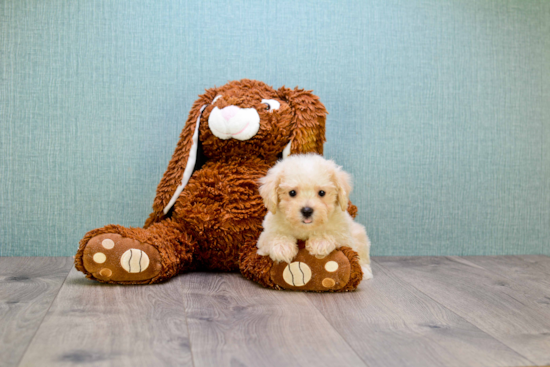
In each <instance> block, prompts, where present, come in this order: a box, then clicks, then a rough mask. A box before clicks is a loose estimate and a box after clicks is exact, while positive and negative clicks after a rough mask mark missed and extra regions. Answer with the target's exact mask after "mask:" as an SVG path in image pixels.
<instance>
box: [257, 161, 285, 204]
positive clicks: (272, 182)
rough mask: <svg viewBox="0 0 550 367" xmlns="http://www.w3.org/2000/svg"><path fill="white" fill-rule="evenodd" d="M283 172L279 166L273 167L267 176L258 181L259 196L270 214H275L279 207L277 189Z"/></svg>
mask: <svg viewBox="0 0 550 367" xmlns="http://www.w3.org/2000/svg"><path fill="white" fill-rule="evenodd" d="M282 175H283V170H282V168H281V166H280V165H275V166H274V167H272V168H271V169H270V170H269V171H267V175H266V176H265V177H262V178H261V179H260V184H261V186H260V195H261V196H262V199H264V204H265V206H266V208H267V210H269V211H270V212H271V213H273V214H275V213H276V212H277V207H278V206H279V195H278V194H277V189H278V188H279V184H280V183H281V178H282Z"/></svg>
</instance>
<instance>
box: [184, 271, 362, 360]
mask: <svg viewBox="0 0 550 367" xmlns="http://www.w3.org/2000/svg"><path fill="white" fill-rule="evenodd" d="M178 281H179V284H180V286H181V288H182V289H184V299H185V308H186V312H187V319H188V325H189V334H190V339H191V345H192V349H193V359H194V362H195V366H196V367H202V366H255V367H256V366H330V367H334V366H364V363H363V362H362V361H361V359H360V358H359V357H358V356H357V354H356V353H355V352H354V351H353V350H352V349H351V348H350V346H349V345H348V344H347V343H346V342H345V341H344V340H343V339H342V337H341V336H340V335H339V334H338V333H337V332H336V331H335V330H334V329H333V328H332V326H331V325H330V324H329V323H328V322H327V320H326V319H325V318H324V317H323V315H321V314H320V313H319V311H318V310H317V309H316V308H315V307H313V306H312V305H311V303H310V302H309V301H308V300H307V298H306V295H305V294H304V293H301V292H291V291H274V290H271V289H265V288H262V287H260V286H259V285H257V284H256V283H253V282H251V281H249V280H247V279H244V278H243V277H242V276H241V275H240V274H212V273H191V274H187V275H185V276H183V277H179V278H178ZM327 296H328V297H330V296H334V295H328V294H327Z"/></svg>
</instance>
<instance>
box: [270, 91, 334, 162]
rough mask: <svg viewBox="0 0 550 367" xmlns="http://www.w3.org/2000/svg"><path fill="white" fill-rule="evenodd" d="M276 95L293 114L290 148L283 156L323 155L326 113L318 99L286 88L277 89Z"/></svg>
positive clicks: (310, 94) (309, 92) (306, 92)
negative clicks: (287, 105) (286, 104)
mask: <svg viewBox="0 0 550 367" xmlns="http://www.w3.org/2000/svg"><path fill="white" fill-rule="evenodd" d="M277 94H278V95H279V98H281V99H283V100H285V101H286V102H287V103H288V104H289V105H290V107H291V108H292V109H293V112H294V117H293V125H294V127H293V132H292V135H291V140H290V146H289V147H287V148H285V151H286V152H285V153H286V154H285V153H283V155H284V156H286V155H289V154H303V153H318V154H323V143H324V142H325V140H326V139H325V121H326V118H327V114H328V113H327V110H326V108H325V106H324V105H323V104H322V103H321V101H319V97H317V96H316V95H314V94H313V93H311V91H307V90H304V89H298V88H295V89H290V88H286V87H281V88H279V90H278V91H277ZM288 150H290V151H288Z"/></svg>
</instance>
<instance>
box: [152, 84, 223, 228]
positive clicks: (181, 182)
mask: <svg viewBox="0 0 550 367" xmlns="http://www.w3.org/2000/svg"><path fill="white" fill-rule="evenodd" d="M213 95H215V91H214V90H212V89H211V90H207V91H206V93H205V94H203V95H201V96H200V97H199V99H198V100H197V101H195V103H194V104H193V107H192V108H191V112H190V113H189V117H188V118H187V121H186V123H185V126H184V128H183V130H182V132H181V134H180V139H179V141H178V145H177V146H176V151H175V152H174V154H173V155H172V159H171V160H170V163H169V164H168V169H167V170H166V172H165V173H164V176H163V177H162V179H161V180H160V183H159V185H158V187H157V196H156V197H155V201H154V202H153V213H152V214H151V216H150V217H149V219H148V220H147V222H146V226H148V224H149V225H150V224H152V223H154V222H156V221H158V220H160V219H162V218H163V217H164V216H165V215H166V214H167V213H168V211H169V210H170V208H171V207H172V206H173V205H174V203H175V202H176V200H177V198H178V197H179V195H180V194H181V192H182V191H183V189H184V188H185V185H187V182H188V181H189V178H190V177H191V174H192V173H193V169H194V168H195V163H196V161H197V151H198V146H199V141H198V140H199V127H200V118H201V115H202V111H204V109H205V108H206V106H207V105H208V104H209V103H211V101H212V98H213Z"/></svg>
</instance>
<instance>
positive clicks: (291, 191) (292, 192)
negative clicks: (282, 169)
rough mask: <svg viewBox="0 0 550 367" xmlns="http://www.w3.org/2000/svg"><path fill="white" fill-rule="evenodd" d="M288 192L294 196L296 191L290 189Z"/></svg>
mask: <svg viewBox="0 0 550 367" xmlns="http://www.w3.org/2000/svg"><path fill="white" fill-rule="evenodd" d="M288 194H289V195H290V196H292V197H295V196H296V191H294V190H290V191H289V192H288Z"/></svg>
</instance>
